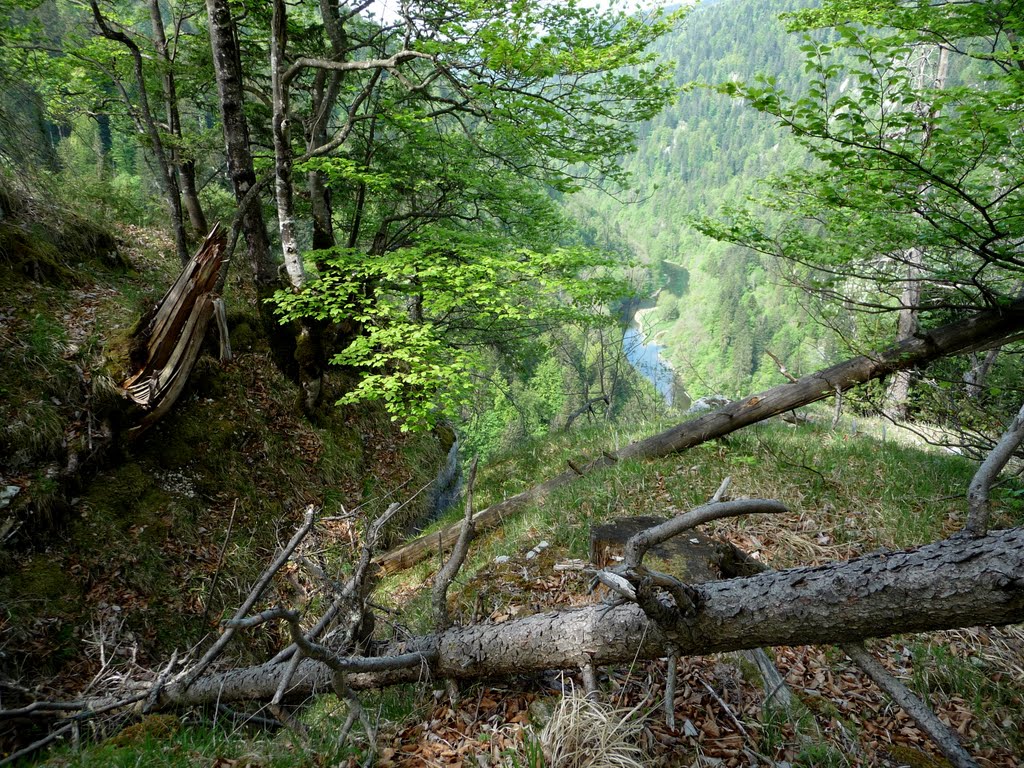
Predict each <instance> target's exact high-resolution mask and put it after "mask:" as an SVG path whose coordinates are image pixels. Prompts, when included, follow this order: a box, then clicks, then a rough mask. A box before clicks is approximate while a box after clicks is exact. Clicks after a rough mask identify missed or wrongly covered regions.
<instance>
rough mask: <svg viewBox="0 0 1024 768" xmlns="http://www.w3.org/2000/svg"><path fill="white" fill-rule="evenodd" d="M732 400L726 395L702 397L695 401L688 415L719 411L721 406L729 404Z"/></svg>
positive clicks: (688, 410) (687, 412)
mask: <svg viewBox="0 0 1024 768" xmlns="http://www.w3.org/2000/svg"><path fill="white" fill-rule="evenodd" d="M730 402H731V401H730V400H729V398H727V397H725V396H724V395H707V396H706V397H700V398H697V399H696V400H694V401H693V403H692V404H691V405H690V407H689V408H688V409H687V411H686V415H687V416H697V415H699V414H702V413H709V412H710V411H717V410H718V409H719V408H724V407H725V406H727V405H728V404H729V403H730Z"/></svg>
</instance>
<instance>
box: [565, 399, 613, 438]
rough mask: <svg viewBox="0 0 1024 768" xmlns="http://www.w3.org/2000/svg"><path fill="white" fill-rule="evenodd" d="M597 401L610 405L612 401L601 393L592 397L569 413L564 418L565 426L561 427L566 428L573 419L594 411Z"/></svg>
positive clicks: (570, 424)
mask: <svg viewBox="0 0 1024 768" xmlns="http://www.w3.org/2000/svg"><path fill="white" fill-rule="evenodd" d="M598 403H604V404H605V405H611V403H612V401H611V398H610V397H608V395H601V396H600V397H592V398H590V399H589V400H587V402H585V403H584V404H583V405H581V406H580V407H579V408H577V409H576V410H575V411H573V412H572V413H570V414H569V416H568V418H566V420H565V426H564V427H562V429H565V430H568V429H569V428H570V427H571V426H572V423H573V422H574V421H576V419H578V418H579V417H580V416H582V415H583V414H585V413H590V414H593V413H594V406H595V405H597V404H598Z"/></svg>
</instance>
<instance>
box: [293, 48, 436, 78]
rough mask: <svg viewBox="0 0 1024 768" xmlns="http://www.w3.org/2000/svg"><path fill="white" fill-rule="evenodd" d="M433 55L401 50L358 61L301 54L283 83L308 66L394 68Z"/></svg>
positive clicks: (351, 69) (348, 69)
mask: <svg viewBox="0 0 1024 768" xmlns="http://www.w3.org/2000/svg"><path fill="white" fill-rule="evenodd" d="M433 58H434V57H433V56H431V55H430V54H429V53H422V52H420V51H399V52H398V53H396V54H394V55H393V56H389V57H388V58H386V59H362V60H356V61H333V60H331V59H316V58H310V57H308V56H300V57H299V58H297V59H296V60H295V63H294V64H292V65H291V66H290V67H289V68H288V69H287V70H286V71H285V73H284V75H282V77H281V84H282V85H283V86H286V85H288V83H290V82H291V81H292V80H294V79H295V76H296V75H298V74H299V73H300V72H301V71H302V70H304V69H306V68H314V69H329V70H331V71H333V72H355V71H358V70H368V69H394V68H395V67H397V66H399V65H400V64H403V63H405V62H407V61H411V60H412V59H426V60H428V61H430V60H433Z"/></svg>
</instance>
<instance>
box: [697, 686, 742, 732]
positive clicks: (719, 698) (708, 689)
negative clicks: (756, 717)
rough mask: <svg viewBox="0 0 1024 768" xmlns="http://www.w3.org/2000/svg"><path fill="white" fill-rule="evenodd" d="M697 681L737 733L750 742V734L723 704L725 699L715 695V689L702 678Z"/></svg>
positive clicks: (730, 709) (727, 706)
mask: <svg viewBox="0 0 1024 768" xmlns="http://www.w3.org/2000/svg"><path fill="white" fill-rule="evenodd" d="M697 679H698V680H700V682H701V685H703V686H704V687H705V688H707V691H708V693H710V694H711V696H712V698H714V700H715V701H716V702H718V706H720V707H721V708H722V709H723V710H725V714H727V715H728V716H729V719H730V720H732V722H733V724H734V725H735V726H736V728H737V729H738V730H739V732H740V733H741V734H742V735H743V738H744V739H745V740H746V741H750V734H749V733H747V729H746V728H744V727H743V723H741V722H740V721H739V718H738V717H736V715H735V713H733V711H732V708H731V707H730V706H729V705H728V704H726V703H725V699H723V698H722V697H721V696H719V695H718V694H717V693H715V689H714V688H712V687H711V686H710V685H708V682H707V680H705V679H704V678H703V677H699V676H698V677H697Z"/></svg>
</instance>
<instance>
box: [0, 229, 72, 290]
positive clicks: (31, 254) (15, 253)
mask: <svg viewBox="0 0 1024 768" xmlns="http://www.w3.org/2000/svg"><path fill="white" fill-rule="evenodd" d="M0 261H3V262H6V264H7V265H8V266H10V267H11V268H13V269H15V270H17V271H18V272H21V273H23V274H25V275H26V276H28V277H30V278H32V279H33V280H37V281H38V280H45V281H47V282H53V283H58V284H69V283H75V282H77V280H78V278H79V275H78V274H77V273H76V272H75V270H73V269H71V268H69V267H68V266H67V265H66V264H64V263H63V260H62V258H61V252H60V251H59V249H58V247H57V246H56V245H55V244H54V243H53V242H51V241H49V240H48V239H47V238H46V237H45V236H44V235H43V234H42V233H41V232H39V231H33V228H32V227H26V226H22V225H20V224H14V223H10V222H0Z"/></svg>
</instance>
